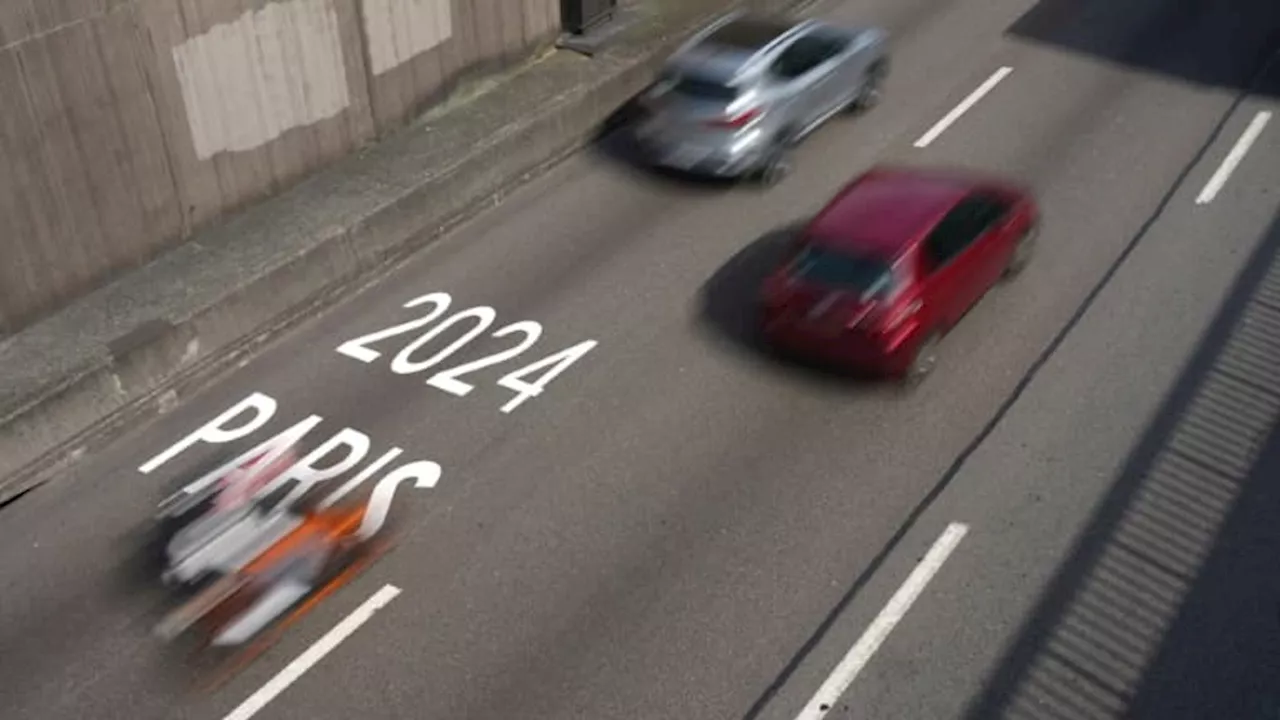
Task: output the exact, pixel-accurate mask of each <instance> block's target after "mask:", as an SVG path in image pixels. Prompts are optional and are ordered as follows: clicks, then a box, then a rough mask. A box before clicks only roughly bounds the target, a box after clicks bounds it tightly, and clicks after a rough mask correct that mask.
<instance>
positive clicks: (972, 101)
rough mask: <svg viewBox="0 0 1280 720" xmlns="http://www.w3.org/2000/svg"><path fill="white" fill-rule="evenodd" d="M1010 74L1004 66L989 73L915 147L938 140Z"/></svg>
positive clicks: (1008, 69) (924, 145)
mask: <svg viewBox="0 0 1280 720" xmlns="http://www.w3.org/2000/svg"><path fill="white" fill-rule="evenodd" d="M1011 72H1013V68H1011V67H1009V66H1007V65H1006V66H1004V67H1002V68H1000V69H999V70H996V71H995V72H993V73H991V77H989V78H987V79H986V80H985V81H983V83H982V84H981V85H979V86H978V89H976V90H974V91H973V92H971V93H969V96H968V97H966V98H965V99H964V100H961V101H960V104H959V105H956V106H955V107H954V108H952V109H951V112H949V113H947V114H946V115H945V116H944V117H943V118H942V119H941V120H939V121H938V122H937V124H935V125H934V126H933V127H931V128H929V131H928V132H926V133H925V134H924V135H921V136H920V139H919V140H916V142H915V146H916V147H918V148H923V147H928V146H929V144H930V143H932V142H933V141H934V140H937V139H938V136H940V135H942V133H944V132H946V131H947V128H949V127H951V126H952V125H953V124H955V122H956V121H957V120H959V119H960V116H961V115H964V114H965V113H967V112H969V110H970V109H972V108H973V106H974V105H977V104H978V101H979V100H981V99H982V98H983V97H985V96H986V94H987V93H989V92H991V91H992V90H993V89H994V88H995V86H996V85H999V84H1000V81H1001V80H1004V79H1005V78H1006V77H1007V76H1008V75H1009V73H1011Z"/></svg>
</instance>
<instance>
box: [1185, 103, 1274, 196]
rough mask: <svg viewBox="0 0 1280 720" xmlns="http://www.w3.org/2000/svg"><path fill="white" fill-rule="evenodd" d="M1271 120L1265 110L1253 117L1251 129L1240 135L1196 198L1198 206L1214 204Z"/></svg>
mask: <svg viewBox="0 0 1280 720" xmlns="http://www.w3.org/2000/svg"><path fill="white" fill-rule="evenodd" d="M1270 120H1271V113H1269V112H1267V111H1265V110H1263V111H1261V112H1259V113H1258V114H1257V115H1254V116H1253V120H1252V121H1251V122H1250V123H1249V127H1247V128H1245V129H1244V133H1242V134H1241V135H1240V139H1239V140H1236V144H1235V146H1234V147H1232V148H1231V152H1229V153H1227V157H1226V158H1225V159H1224V160H1223V161H1222V164H1221V165H1219V166H1218V170H1217V172H1215V173H1214V174H1213V177H1211V178H1209V182H1207V183H1205V186H1204V189H1203V190H1201V191H1200V195H1199V196H1197V197H1196V204H1197V205H1207V204H1209V203H1211V202H1213V199H1214V198H1215V197H1217V196H1218V192H1219V191H1221V190H1222V188H1223V186H1225V185H1226V184H1227V181H1228V180H1230V179H1231V173H1233V172H1235V170H1236V167H1237V166H1238V165H1239V164H1240V161H1241V160H1244V156H1245V155H1246V154H1248V152H1249V148H1250V147H1252V146H1253V143H1254V142H1256V141H1257V139H1258V136H1259V135H1261V134H1262V130H1263V128H1265V127H1266V126H1267V122H1269V121H1270Z"/></svg>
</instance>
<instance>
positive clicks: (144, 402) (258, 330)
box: [0, 0, 814, 507]
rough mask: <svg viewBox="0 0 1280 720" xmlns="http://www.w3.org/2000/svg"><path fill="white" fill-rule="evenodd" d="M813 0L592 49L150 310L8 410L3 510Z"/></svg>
mask: <svg viewBox="0 0 1280 720" xmlns="http://www.w3.org/2000/svg"><path fill="white" fill-rule="evenodd" d="M813 4H814V3H813V0H727V1H726V2H725V3H724V4H723V5H721V6H720V7H719V8H717V10H716V11H715V12H712V13H708V14H707V15H704V16H702V17H701V18H698V19H697V20H695V23H694V24H693V25H689V26H686V27H683V28H679V30H678V31H672V32H668V33H665V34H664V35H663V36H661V37H658V38H655V39H654V40H652V41H650V42H648V43H646V44H645V45H643V46H642V47H641V48H640V49H639V50H637V51H636V52H634V53H631V56H629V57H628V56H626V55H625V54H619V57H610V54H609V53H605V54H604V55H601V56H597V61H598V62H599V63H600V64H601V65H603V66H605V69H604V70H603V71H602V74H601V75H599V76H597V77H596V79H595V81H594V82H592V83H590V84H588V85H585V86H582V87H579V88H576V89H574V90H573V91H572V92H570V93H567V94H565V95H564V96H561V97H560V98H558V101H557V102H555V103H553V104H550V105H548V106H544V107H543V108H542V111H541V112H539V113H537V114H534V115H531V116H525V117H523V118H521V121H520V122H518V123H512V124H509V125H507V126H506V128H505V132H504V133H502V134H501V135H500V137H499V138H498V139H496V140H495V141H494V142H491V143H488V144H486V145H484V146H483V147H479V148H477V149H476V151H475V152H473V153H471V154H469V155H468V156H467V157H466V158H465V159H464V160H463V161H461V162H459V163H457V164H455V165H454V166H453V167H450V168H448V169H447V170H445V171H443V172H440V173H438V174H436V175H435V176H433V177H430V178H428V179H426V180H425V181H424V182H421V183H418V184H416V185H415V186H413V187H411V188H408V189H407V190H406V191H405V192H404V193H403V194H401V195H399V196H398V197H396V198H395V199H394V200H392V201H391V202H389V203H386V204H384V205H382V206H381V207H378V208H376V209H374V210H372V211H371V212H366V213H364V214H362V215H360V216H358V217H356V218H355V219H354V220H353V221H352V222H350V223H348V224H347V226H345V227H337V228H335V227H330V228H317V229H316V231H315V233H314V235H315V241H314V243H313V244H312V245H311V246H310V247H307V248H305V249H304V250H303V251H301V252H299V253H298V254H297V255H295V256H293V257H290V258H288V259H287V260H285V261H284V262H282V263H281V264H279V265H278V266H277V267H274V268H272V269H269V270H268V271H266V272H265V273H263V274H261V275H259V276H257V277H255V278H253V279H252V280H251V281H250V282H248V283H247V284H245V285H243V286H241V287H236V288H233V289H231V290H230V291H229V292H226V293H225V294H221V295H220V296H218V297H216V298H214V299H213V301H211V302H207V303H205V304H204V306H202V307H199V308H197V309H195V310H194V311H192V312H191V313H190V314H189V317H187V318H184V319H180V320H174V319H169V320H165V319H155V320H150V321H147V322H144V323H142V324H141V325H139V326H137V327H136V328H134V329H133V330H132V331H130V332H129V333H127V334H126V335H125V336H124V337H121V338H118V339H115V340H113V341H111V342H109V343H107V346H106V348H105V351H104V352H101V353H98V354H96V355H95V356H93V357H92V358H90V359H89V360H87V361H86V363H85V364H84V365H83V366H82V367H81V368H80V369H79V370H78V371H73V372H70V373H68V375H67V376H66V377H64V378H63V379H61V380H60V381H59V382H57V383H54V384H51V385H48V386H46V387H45V388H43V389H42V390H41V391H40V392H39V393H38V394H36V395H35V396H34V397H32V398H31V399H29V400H27V401H26V402H25V403H23V404H22V405H21V406H19V407H17V408H15V409H14V410H13V411H11V412H9V413H8V414H7V417H0V507H3V506H4V505H6V504H8V503H10V502H12V501H14V500H16V499H18V498H19V497H20V496H21V495H23V494H25V493H27V492H28V491H30V490H33V489H35V488H36V487H38V486H40V485H42V484H43V483H45V482H47V481H49V480H51V479H53V478H54V477H55V476H56V475H57V474H58V473H59V472H60V471H62V470H64V469H66V468H67V467H68V466H69V465H70V464H72V463H74V462H75V461H77V460H78V459H79V458H80V457H82V456H83V455H84V454H85V453H86V452H88V451H90V450H92V449H95V448H98V447H101V446H103V445H105V444H107V443H109V442H110V441H112V440H114V439H116V438H118V437H119V436H121V435H122V434H123V433H124V432H125V431H126V430H127V429H129V428H133V427H136V426H137V425H138V424H140V423H143V422H146V421H148V420H151V419H154V418H156V417H158V416H160V415H163V414H165V413H166V412H168V411H169V410H170V409H171V408H172V407H173V406H174V405H175V404H177V402H178V401H179V400H178V399H179V398H180V397H183V396H186V395H188V394H191V393H194V392H197V391H199V390H200V389H202V388H203V387H205V386H207V385H209V384H210V383H212V382H213V381H214V380H216V379H217V378H218V377H219V376H221V375H222V374H224V373H226V372H229V371H230V370H232V369H234V368H236V367H237V366H238V365H239V364H241V363H242V362H243V361H244V360H245V359H246V358H248V357H251V356H253V355H254V354H255V353H256V352H257V351H259V350H261V349H262V348H263V347H264V346H265V345H266V344H267V343H268V342H270V341H271V340H272V339H274V337H275V336H277V335H278V334H279V333H280V332H282V331H284V330H287V329H289V328H291V327H293V326H294V325H297V324H298V323H300V322H302V321H304V320H305V319H307V318H309V317H312V316H314V315H316V314H317V313H320V312H323V311H324V310H325V309H326V308H328V307H331V306H333V305H335V304H337V303H338V302H339V301H340V300H341V299H342V298H343V297H345V296H347V295H348V294H349V293H350V291H352V290H353V289H359V288H360V287H362V286H364V285H366V284H368V283H370V282H373V281H374V280H376V279H377V278H379V277H381V276H383V275H385V274H387V273H389V272H391V271H392V270H394V268H395V267H397V266H398V265H400V264H401V263H402V262H404V261H405V260H406V259H407V258H408V257H409V256H410V255H412V254H413V253H415V252H416V251H418V250H420V249H422V248H423V247H425V246H427V245H429V244H431V243H432V242H434V241H435V240H436V239H438V238H440V237H441V236H443V235H444V234H445V233H447V232H448V231H449V230H451V229H452V228H454V227H455V226H457V225H458V224H460V223H462V222H465V221H466V220H468V219H470V218H472V217H474V216H475V215H477V214H478V213H479V212H480V211H482V210H483V209H485V208H488V207H492V206H493V205H494V204H496V203H497V202H499V201H500V200H501V198H502V197H503V196H504V195H506V194H507V193H509V192H510V191H511V190H513V189H515V188H516V187H518V186H520V185H522V184H524V183H525V182H527V181H529V180H531V179H533V178H534V177H537V176H538V175H541V174H542V173H544V172H545V171H547V170H548V169H550V168H551V167H553V166H555V165H556V164H558V163H559V162H560V161H562V160H564V159H565V158H567V157H568V156H569V155H571V154H572V153H574V152H575V151H576V150H578V149H580V148H581V147H583V146H585V145H586V144H587V143H588V142H590V140H591V139H592V137H593V136H594V135H595V133H596V132H597V131H598V128H599V127H600V125H601V124H602V123H603V122H604V121H605V120H606V119H607V118H608V117H609V116H610V115H611V114H612V113H614V112H615V111H616V110H617V109H618V108H619V107H620V106H622V105H623V104H624V103H625V102H626V101H627V100H628V99H630V98H631V97H632V96H633V95H634V94H635V93H637V92H639V90H640V89H641V88H642V87H643V86H644V84H645V83H647V82H648V81H649V80H650V79H651V77H652V75H653V73H654V71H655V70H656V69H657V67H658V66H659V65H660V63H661V62H662V61H663V60H664V59H665V58H666V56H667V55H668V54H669V53H670V52H671V51H672V50H674V48H675V47H676V46H677V45H678V44H679V43H680V42H682V41H683V39H684V38H685V37H687V35H688V33H689V32H691V31H692V30H693V29H694V28H696V27H697V26H699V25H701V24H702V23H705V22H707V21H708V20H709V19H710V18H712V17H716V16H719V15H721V14H723V13H725V12H729V11H731V10H733V9H737V8H751V9H755V10H763V11H773V12H785V11H788V10H795V9H798V8H802V7H807V6H811V5H813ZM610 66H612V67H610ZM497 92H501V90H500V89H499V90H497ZM356 152H357V153H359V152H360V151H356ZM340 162H341V161H339V163H340ZM323 172H324V171H321V173H323ZM304 182H305V181H304ZM252 212H253V210H252V209H251V210H249V211H248V214H252ZM234 223H235V220H234V219H233V220H229V221H228V224H231V225H234ZM198 240H199V238H198V237H197V238H196V241H197V242H198ZM179 250H180V249H179ZM179 250H175V251H174V252H178V251H179ZM192 252H198V250H195V251H192Z"/></svg>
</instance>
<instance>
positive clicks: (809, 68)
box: [769, 34, 842, 133]
mask: <svg viewBox="0 0 1280 720" xmlns="http://www.w3.org/2000/svg"><path fill="white" fill-rule="evenodd" d="M841 49H842V47H841V45H839V44H838V43H835V42H832V41H831V39H830V38H824V37H822V36H819V35H816V34H809V35H803V36H801V37H799V38H797V39H796V40H794V41H793V42H792V43H791V44H790V45H789V46H787V48H786V49H785V50H783V51H782V53H780V54H779V55H778V57H777V59H776V60H774V62H773V64H772V65H771V66H770V68H769V73H770V74H771V75H772V76H773V77H774V78H775V79H776V80H778V81H779V82H781V83H783V85H784V86H785V87H786V94H787V96H788V98H789V100H788V103H789V107H790V113H789V114H790V117H789V118H788V123H787V124H788V125H789V126H790V127H791V128H792V129H793V130H794V131H796V132H800V133H803V132H806V131H808V130H809V129H811V126H813V125H814V124H815V123H816V122H817V121H819V120H820V119H822V117H823V116H825V115H827V114H828V113H830V111H831V110H832V108H833V106H834V105H835V103H836V102H837V100H838V94H839V91H840V85H839V76H838V74H837V73H836V72H835V71H836V68H837V67H838V66H839V62H838V56H839V54H840V51H841Z"/></svg>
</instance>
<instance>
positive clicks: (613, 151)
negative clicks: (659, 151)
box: [588, 94, 749, 192]
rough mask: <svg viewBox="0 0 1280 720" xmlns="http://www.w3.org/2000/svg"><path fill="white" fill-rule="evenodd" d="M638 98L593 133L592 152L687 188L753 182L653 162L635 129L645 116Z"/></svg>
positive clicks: (643, 175)
mask: <svg viewBox="0 0 1280 720" xmlns="http://www.w3.org/2000/svg"><path fill="white" fill-rule="evenodd" d="M637 98H639V95H638V94H637V95H634V96H632V97H631V98H629V99H628V100H627V101H626V102H625V103H623V104H622V105H621V106H620V107H618V109H617V110H614V111H613V112H612V113H611V114H610V115H609V117H607V118H605V120H604V122H602V123H600V126H599V127H598V128H596V131H595V133H594V134H593V135H592V139H591V143H590V145H589V146H588V151H589V152H592V153H594V154H596V155H598V156H600V157H603V158H604V159H606V160H607V161H609V162H611V163H613V164H615V165H618V166H620V167H623V168H626V169H628V170H630V171H631V172H632V173H633V174H634V175H635V176H637V177H638V178H639V179H642V180H646V181H648V182H662V183H667V184H671V185H675V186H677V187H680V188H682V189H686V190H692V191H701V192H725V191H729V190H733V189H736V188H738V187H739V186H741V185H744V184H749V183H743V182H741V181H738V180H731V179H727V178H713V177H704V176H701V175H695V174H692V173H685V172H681V171H679V170H675V169H672V168H664V167H659V166H656V165H653V164H651V163H649V162H648V161H647V160H646V155H645V152H644V149H643V148H641V147H640V144H639V142H638V141H637V139H636V137H635V133H634V132H632V129H633V127H634V123H636V122H637V121H639V120H640V119H641V118H643V117H644V110H643V109H642V108H641V107H640V106H639V104H638V103H637Z"/></svg>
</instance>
